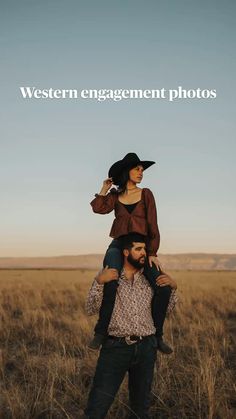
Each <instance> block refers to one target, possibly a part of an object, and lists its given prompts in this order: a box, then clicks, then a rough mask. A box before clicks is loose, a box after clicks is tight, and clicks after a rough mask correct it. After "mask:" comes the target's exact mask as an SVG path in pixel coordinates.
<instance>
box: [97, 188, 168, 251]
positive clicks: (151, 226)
mask: <svg viewBox="0 0 236 419" xmlns="http://www.w3.org/2000/svg"><path fill="white" fill-rule="evenodd" d="M118 196H119V195H118V193H115V192H113V193H112V192H109V193H108V194H107V195H105V196H103V195H98V194H96V195H95V198H94V199H93V200H92V201H91V202H90V205H91V206H92V208H93V211H94V212H95V213H98V214H108V213H109V212H111V211H113V210H114V212H115V219H114V221H113V224H112V227H111V231H110V237H113V238H114V239H117V238H119V237H120V236H123V235H125V234H128V233H140V234H142V235H144V236H146V237H147V252H148V255H149V256H154V255H156V253H157V251H158V249H159V245H160V233H159V229H158V225H157V211H156V204H155V199H154V196H153V194H152V192H151V191H150V189H148V188H143V189H142V195H141V200H140V201H139V202H138V203H137V205H136V207H135V208H134V209H133V211H132V212H131V213H129V211H128V210H127V209H126V208H125V206H124V205H123V204H122V203H121V202H120V201H119V200H118Z"/></svg>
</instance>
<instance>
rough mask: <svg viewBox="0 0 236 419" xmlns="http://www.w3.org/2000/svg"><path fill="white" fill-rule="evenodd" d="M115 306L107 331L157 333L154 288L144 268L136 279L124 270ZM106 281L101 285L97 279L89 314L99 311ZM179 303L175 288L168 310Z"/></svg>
mask: <svg viewBox="0 0 236 419" xmlns="http://www.w3.org/2000/svg"><path fill="white" fill-rule="evenodd" d="M118 284H119V287H118V288H117V293H116V299H115V305H114V309H113V312H112V317H111V321H110V324H109V327H108V334H109V335H112V336H130V335H137V336H147V335H151V334H154V333H155V332H156V329H155V327H154V323H153V318H152V314H151V302H152V297H153V289H152V288H151V286H150V285H149V282H148V281H147V280H146V278H145V276H144V275H143V273H142V270H141V271H138V272H137V273H136V274H134V280H133V281H132V280H128V279H127V278H126V277H125V273H124V270H122V272H121V275H120V278H119V279H118ZM103 287H104V285H103V284H98V282H97V281H96V278H95V280H94V282H93V284H92V286H91V288H90V291H89V294H88V297H87V301H86V311H87V314H88V315H90V316H91V315H93V314H97V313H99V310H100V307H101V303H102V298H103ZM176 302H177V295H176V291H175V290H172V293H171V296H170V301H169V305H168V307H167V313H170V312H171V311H172V310H173V308H174V306H175V304H176Z"/></svg>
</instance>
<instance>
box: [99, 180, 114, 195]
mask: <svg viewBox="0 0 236 419" xmlns="http://www.w3.org/2000/svg"><path fill="white" fill-rule="evenodd" d="M112 184H113V183H112V177H109V178H107V179H105V180H104V181H103V185H102V189H101V191H100V193H99V195H106V194H107V192H108V191H109V189H110V188H111V187H112Z"/></svg>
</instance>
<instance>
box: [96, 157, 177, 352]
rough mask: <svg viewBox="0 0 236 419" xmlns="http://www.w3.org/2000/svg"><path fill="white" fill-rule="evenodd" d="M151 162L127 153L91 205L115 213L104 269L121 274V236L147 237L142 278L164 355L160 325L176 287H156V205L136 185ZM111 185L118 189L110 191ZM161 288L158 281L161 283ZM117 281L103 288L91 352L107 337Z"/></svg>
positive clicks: (157, 236)
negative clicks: (150, 290) (146, 284)
mask: <svg viewBox="0 0 236 419" xmlns="http://www.w3.org/2000/svg"><path fill="white" fill-rule="evenodd" d="M153 164H155V162H153V161H141V160H140V159H139V158H138V156H137V155H136V154H135V153H128V154H127V155H126V156H125V157H124V158H123V159H122V160H119V161H117V162H116V163H114V164H113V165H112V166H111V168H110V170H109V173H108V176H109V178H108V179H106V180H105V181H104V182H103V186H102V189H101V191H100V193H99V194H96V195H95V199H93V201H92V202H91V206H92V208H93V211H94V212H95V213H99V214H108V213H110V212H111V211H113V210H114V212H115V219H114V221H113V225H112V228H111V232H110V236H111V237H112V238H113V241H112V242H111V244H110V246H109V247H108V249H107V252H106V255H105V258H104V261H103V266H104V268H105V267H107V266H108V267H109V268H113V269H117V271H118V272H119V273H120V272H121V270H122V266H123V256H122V252H121V241H122V236H124V235H127V234H129V233H134V232H135V233H140V234H142V235H143V236H145V237H146V244H147V263H146V266H145V269H144V275H145V277H146V278H147V280H148V281H149V283H150V284H151V286H152V288H153V289H154V297H153V307H152V312H153V320H154V324H155V327H156V329H157V333H156V336H157V341H158V349H159V350H160V351H161V352H163V353H166V354H169V353H171V352H172V349H171V348H170V347H169V346H168V345H167V344H166V343H165V342H164V341H163V339H162V335H163V323H164V320H165V315H166V310H167V306H168V302H169V298H170V294H171V290H172V287H174V288H175V287H176V284H175V282H174V281H173V284H172V287H171V286H169V285H166V286H158V285H157V281H156V280H157V277H158V276H159V275H161V274H163V273H162V271H161V269H160V267H159V266H158V259H157V257H156V253H157V250H158V248H159V244H160V234H159V229H158V225H157V213H156V205H155V200H154V197H153V194H152V192H151V191H150V190H149V189H147V188H143V189H141V188H139V187H138V186H137V184H139V183H140V182H141V181H142V178H143V171H144V170H146V169H147V168H148V167H150V166H151V165H153ZM112 184H114V185H116V186H117V188H118V189H112V190H111V191H110V192H109V193H108V191H109V189H110V188H111V186H112ZM159 285H161V282H160V284H159ZM117 286H118V282H117V280H112V281H110V282H108V283H106V284H105V285H104V291H103V301H102V305H101V309H100V315H99V320H98V322H97V324H96V327H95V335H94V338H93V340H92V341H91V342H90V344H89V347H90V348H91V349H98V348H99V347H100V345H101V344H102V342H103V341H104V339H105V338H106V336H107V329H108V325H109V322H110V319H111V315H112V310H113V307H114V303H115V297H116V290H117Z"/></svg>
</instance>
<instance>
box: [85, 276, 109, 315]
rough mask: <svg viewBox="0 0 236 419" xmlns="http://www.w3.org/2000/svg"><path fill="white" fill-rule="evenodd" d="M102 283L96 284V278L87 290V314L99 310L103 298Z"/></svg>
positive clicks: (95, 312)
mask: <svg viewBox="0 0 236 419" xmlns="http://www.w3.org/2000/svg"><path fill="white" fill-rule="evenodd" d="M103 287H104V285H103V284H98V282H97V280H96V278H95V279H94V281H93V283H92V286H91V288H90V290H89V293H88V297H87V300H86V303H85V310H86V312H87V314H88V316H92V315H93V314H97V313H98V312H99V310H100V307H101V304H102V298H103Z"/></svg>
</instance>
